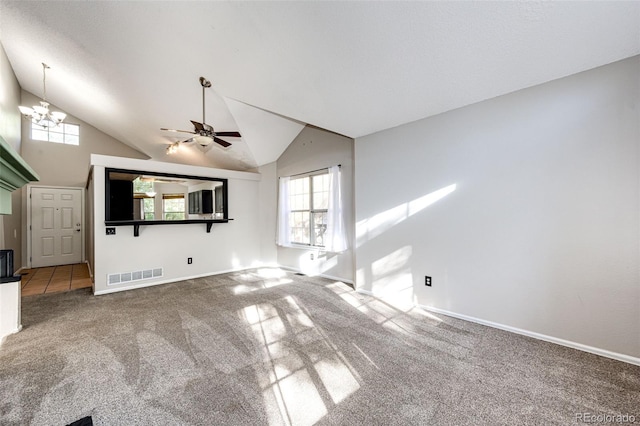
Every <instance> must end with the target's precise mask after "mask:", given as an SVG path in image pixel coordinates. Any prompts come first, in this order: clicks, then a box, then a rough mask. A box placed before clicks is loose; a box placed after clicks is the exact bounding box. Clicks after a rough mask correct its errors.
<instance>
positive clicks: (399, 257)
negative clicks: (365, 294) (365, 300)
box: [371, 246, 413, 310]
mask: <svg viewBox="0 0 640 426" xmlns="http://www.w3.org/2000/svg"><path fill="white" fill-rule="evenodd" d="M411 254H412V248H411V246H404V247H402V248H399V249H398V250H396V251H394V252H393V253H389V254H388V255H386V256H385V257H383V258H380V259H378V260H376V261H375V262H373V263H372V264H371V279H372V291H373V294H374V295H376V296H377V297H380V298H381V299H384V301H385V302H387V303H389V304H391V305H392V306H394V307H395V308H397V309H401V310H409V309H411V308H413V274H412V273H411V269H410V268H409V267H408V266H407V265H409V260H410V259H411Z"/></svg>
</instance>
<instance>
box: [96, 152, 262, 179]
mask: <svg viewBox="0 0 640 426" xmlns="http://www.w3.org/2000/svg"><path fill="white" fill-rule="evenodd" d="M93 166H100V167H113V168H118V169H132V170H142V171H145V172H158V173H165V174H171V173H173V174H180V175H193V176H204V177H216V178H222V179H245V180H261V179H262V175H261V174H260V173H254V172H241V171H236V170H226V169H215V168H213V167H202V166H191V165H186V164H180V163H165V162H162V161H154V160H140V159H137V158H126V157H113V156H110V155H101V154H91V160H90V168H91V167H93Z"/></svg>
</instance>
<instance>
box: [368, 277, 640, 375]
mask: <svg viewBox="0 0 640 426" xmlns="http://www.w3.org/2000/svg"><path fill="white" fill-rule="evenodd" d="M356 291H357V292H358V293H362V294H366V295H369V296H373V297H376V295H375V294H373V293H372V292H371V291H369V290H363V289H357V290H356ZM415 306H416V307H418V308H421V309H424V310H425V311H429V312H433V313H436V314H442V315H447V316H449V317H453V318H458V319H461V320H465V321H469V322H473V323H476V324H481V325H486V326H487V327H492V328H497V329H499V330H505V331H509V332H511V333H516V334H520V335H523V336H528V337H533V338H534V339H538V340H544V341H545V342H550V343H555V344H557V345H561V346H566V347H568V348H572V349H577V350H579V351H583V352H589V353H592V354H595V355H600V356H603V357H605V358H611V359H615V360H617V361H622V362H626V363H628V364H633V365H639V366H640V358H637V357H633V356H631V355H625V354H621V353H618V352H612V351H608V350H606V349H600V348H596V347H593V346H588V345H583V344H582V343H576V342H572V341H570V340H565V339H560V338H558V337H553V336H548V335H546V334H540V333H536V332H534V331H529V330H523V329H521V328H517V327H511V326H509V325H504V324H500V323H497V322H493V321H486V320H483V319H480V318H475V317H471V316H468V315H463V314H458V313H456V312H451V311H447V310H445V309H440V308H434V307H431V306H424V305H420V304H415Z"/></svg>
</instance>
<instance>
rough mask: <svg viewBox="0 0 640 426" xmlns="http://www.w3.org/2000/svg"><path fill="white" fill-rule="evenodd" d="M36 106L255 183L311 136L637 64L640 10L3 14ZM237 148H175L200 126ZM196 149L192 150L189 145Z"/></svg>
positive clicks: (13, 5) (504, 5) (334, 7)
mask: <svg viewBox="0 0 640 426" xmlns="http://www.w3.org/2000/svg"><path fill="white" fill-rule="evenodd" d="M0 4H1V6H0V41H1V42H2V44H3V46H4V48H5V50H6V52H7V56H8V57H9V61H10V63H11V65H12V67H13V69H14V71H15V73H16V76H17V78H18V82H19V83H20V85H21V86H22V87H23V88H24V89H25V90H27V91H29V92H31V93H33V94H35V95H37V96H41V94H42V68H41V65H40V64H41V62H45V63H47V64H48V65H49V66H50V67H51V69H50V70H49V71H48V73H47V97H48V100H49V101H50V102H51V103H52V104H54V105H55V106H57V107H58V108H60V109H62V110H64V111H66V112H68V113H70V114H72V115H74V116H76V117H78V118H80V119H82V120H84V121H86V122H88V123H90V124H91V125H93V126H95V127H97V128H98V129H100V130H102V131H103V132H105V133H107V134H109V135H111V136H113V137H115V138H116V139H118V140H120V141H122V142H124V143H126V144H128V145H130V146H132V147H134V148H136V149H138V150H140V151H142V152H144V153H146V154H147V155H149V156H150V157H151V158H153V159H158V160H162V161H175V162H181V163H187V164H197V165H209V166H213V167H222V168H230V169H236V170H247V169H251V168H254V167H256V166H259V165H262V164H266V163H269V162H272V161H275V160H276V159H277V158H278V157H279V155H280V154H281V153H282V152H283V151H284V149H285V148H286V147H287V146H288V145H289V143H290V142H291V141H292V140H293V139H294V138H295V137H296V135H297V134H298V133H299V132H300V131H301V129H302V128H303V126H304V125H305V124H312V125H315V126H318V127H322V128H325V129H328V130H330V131H333V132H337V133H341V134H344V135H346V136H350V137H359V136H364V135H367V134H370V133H374V132H377V131H380V130H383V129H387V128H390V127H394V126H398V125H401V124H404V123H408V122H411V121H414V120H418V119H420V118H424V117H428V116H431V115H435V114H439V113H442V112H445V111H448V110H451V109H455V108H459V107H462V106H465V105H469V104H472V103H475V102H478V101H482V100H485V99H489V98H493V97H496V96H499V95H503V94H506V93H509V92H513V91H516V90H519V89H523V88H526V87H530V86H533V85H536V84H540V83H544V82H547V81H550V80H554V79H557V78H560V77H564V76H567V75H570V74H575V73H577V72H580V71H584V70H587V69H591V68H594V67H597V66H600V65H604V64H607V63H611V62H614V61H617V60H620V59H624V58H627V57H630V56H634V55H637V54H640V3H639V2H609V1H606V2H553V1H549V2H541V1H530V2H321V1H317V2H268V1H267V2H153V1H152V2H125V1H122V2H120V1H119V2H97V1H92V2H77V1H60V2H48V1H47V2H44V1H43V2H40V1H29V2H27V1H18V2H13V1H5V0H2V1H1V3H0ZM200 76H204V77H206V78H208V79H209V80H211V82H212V83H213V86H212V88H211V89H208V92H207V100H206V102H207V107H206V122H207V123H209V124H211V125H214V126H215V128H216V130H217V131H226V130H239V131H240V132H241V133H242V134H243V137H242V138H241V139H229V141H231V142H233V145H232V147H231V148H229V149H226V150H225V149H222V148H220V147H218V146H214V147H213V148H211V149H210V150H209V151H208V152H205V153H203V152H200V151H198V149H197V147H188V146H184V147H183V148H186V149H182V150H181V152H179V153H178V154H176V155H173V156H167V155H166V154H165V149H166V147H167V146H168V144H170V143H171V142H172V141H176V140H180V139H184V138H186V137H187V136H188V135H184V136H185V137H184V138H182V137H181V135H179V134H175V133H173V134H172V133H168V132H163V131H161V130H160V128H161V127H169V128H177V129H185V128H186V129H189V128H190V123H189V120H195V121H201V118H202V103H201V86H200V83H199V81H198V78H199V77H200ZM191 145H194V144H191Z"/></svg>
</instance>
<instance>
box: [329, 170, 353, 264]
mask: <svg viewBox="0 0 640 426" xmlns="http://www.w3.org/2000/svg"><path fill="white" fill-rule="evenodd" d="M324 247H325V249H326V250H327V251H330V252H334V253H340V252H342V251H345V250H346V249H347V237H346V235H345V229H344V218H343V212H342V194H341V192H340V166H333V167H329V208H328V209H327V232H326V233H325V236H324Z"/></svg>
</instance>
